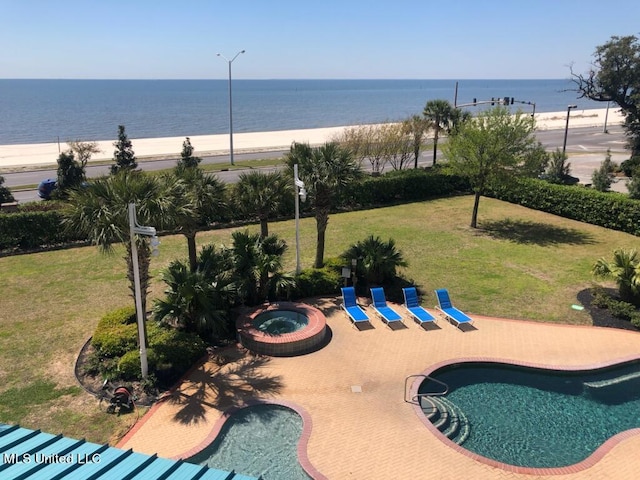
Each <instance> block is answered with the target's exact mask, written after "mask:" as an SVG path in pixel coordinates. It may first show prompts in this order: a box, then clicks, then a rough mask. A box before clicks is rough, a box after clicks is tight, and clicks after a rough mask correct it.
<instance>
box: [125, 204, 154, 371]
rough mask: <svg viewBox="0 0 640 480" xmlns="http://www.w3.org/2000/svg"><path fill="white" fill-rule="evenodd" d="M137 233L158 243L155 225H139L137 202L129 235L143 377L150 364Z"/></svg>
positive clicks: (130, 222)
mask: <svg viewBox="0 0 640 480" xmlns="http://www.w3.org/2000/svg"><path fill="white" fill-rule="evenodd" d="M136 234H138V235H145V236H147V237H152V238H153V239H156V241H155V242H154V241H153V240H152V243H154V245H157V243H158V242H157V237H156V229H155V228H154V227H144V226H142V225H138V220H137V218H136V204H135V203H130V204H129V236H130V238H131V260H132V263H133V285H134V296H135V301H136V319H137V321H138V343H139V346H140V369H141V371H142V378H147V376H148V374H149V366H148V362H147V337H146V329H145V325H144V312H143V311H142V289H141V287H140V267H139V265H138V246H137V245H136Z"/></svg>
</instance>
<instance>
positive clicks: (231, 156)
mask: <svg viewBox="0 0 640 480" xmlns="http://www.w3.org/2000/svg"><path fill="white" fill-rule="evenodd" d="M244 52H245V51H244V50H240V51H239V52H238V53H236V55H235V56H234V57H233V58H232V59H231V60H229V59H228V58H227V57H225V56H224V55H222V54H221V53H216V55H217V56H218V57H222V58H224V59H225V61H226V62H227V64H228V65H229V160H230V162H231V165H235V164H234V163H233V103H232V101H231V64H232V63H233V61H234V60H235V59H236V58H238V55H240V54H241V53H244Z"/></svg>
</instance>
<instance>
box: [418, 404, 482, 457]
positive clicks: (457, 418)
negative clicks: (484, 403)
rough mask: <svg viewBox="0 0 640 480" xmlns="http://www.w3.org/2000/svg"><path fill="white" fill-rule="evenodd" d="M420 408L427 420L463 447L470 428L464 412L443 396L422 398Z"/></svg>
mask: <svg viewBox="0 0 640 480" xmlns="http://www.w3.org/2000/svg"><path fill="white" fill-rule="evenodd" d="M420 407H421V408H422V411H423V412H424V414H425V416H426V417H427V419H428V420H429V421H430V422H431V423H433V425H434V426H435V427H436V428H437V429H438V430H440V431H441V432H442V434H443V435H445V436H446V437H447V438H448V439H450V440H451V441H453V442H455V443H457V444H458V445H462V444H463V443H464V442H465V440H466V439H467V438H468V437H469V433H470V428H469V421H468V420H467V417H466V415H465V414H464V412H463V411H462V410H461V409H460V408H459V407H458V406H457V405H455V404H454V403H452V402H451V401H449V400H447V399H446V398H445V397H443V396H438V397H435V396H430V395H426V396H421V397H420Z"/></svg>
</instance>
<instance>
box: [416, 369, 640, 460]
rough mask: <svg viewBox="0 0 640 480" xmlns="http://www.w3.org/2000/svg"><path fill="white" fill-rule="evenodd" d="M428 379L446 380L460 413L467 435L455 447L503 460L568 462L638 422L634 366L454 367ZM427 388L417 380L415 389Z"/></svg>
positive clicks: (639, 392)
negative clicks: (575, 369) (591, 368)
mask: <svg viewBox="0 0 640 480" xmlns="http://www.w3.org/2000/svg"><path fill="white" fill-rule="evenodd" d="M432 376H433V377H434V378H437V379H438V380H441V381H443V382H445V383H447V384H448V385H449V388H450V392H449V393H448V394H447V396H446V398H447V399H448V400H450V401H451V402H453V403H455V404H456V405H457V406H459V407H460V408H461V409H462V411H463V412H464V414H465V415H466V416H467V419H468V421H469V424H470V427H471V432H470V435H469V438H468V439H467V440H466V441H465V442H464V444H463V445H462V446H463V447H464V448H466V449H467V450H471V451H472V452H475V453H478V454H480V455H482V456H485V457H488V458H491V459H494V460H497V461H499V462H504V463H508V464H511V465H517V466H523V467H534V468H535V467H537V468H544V467H561V466H567V465H572V464H575V463H578V462H580V461H582V460H584V459H585V458H587V457H588V456H589V455H591V454H592V453H593V452H594V451H595V450H596V449H597V448H598V447H600V446H601V445H602V444H603V443H604V442H605V441H606V440H607V439H609V438H611V437H612V436H614V435H616V434H617V433H620V432H622V431H624V430H628V429H632V428H637V427H640V364H637V363H636V364H631V365H629V364H628V365H626V366H621V367H616V368H615V369H607V370H599V371H591V372H579V373H565V372H562V373H560V372H555V371H550V370H538V369H532V368H524V367H512V366H508V365H503V364H460V365H456V366H453V367H446V368H444V369H441V370H439V371H437V372H436V373H434V374H433V375H432ZM616 379H618V380H621V381H618V382H617V383H616ZM585 384H587V385H585ZM432 388H433V384H431V385H428V384H427V382H424V383H423V384H422V386H421V388H420V390H421V392H420V393H423V392H427V391H429V389H432ZM431 391H433V390H431Z"/></svg>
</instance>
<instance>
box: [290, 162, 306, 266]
mask: <svg viewBox="0 0 640 480" xmlns="http://www.w3.org/2000/svg"><path fill="white" fill-rule="evenodd" d="M293 183H294V186H295V192H296V198H295V207H296V208H295V209H296V275H297V274H299V273H300V200H302V201H303V202H304V201H305V200H306V199H307V191H306V190H305V188H304V182H303V181H302V180H300V179H299V178H298V164H297V163H294V164H293Z"/></svg>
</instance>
